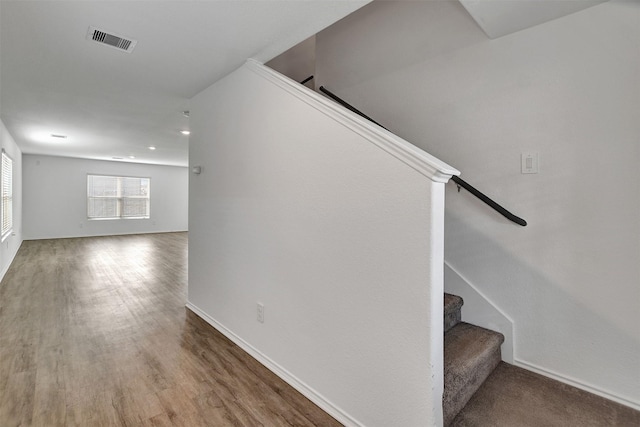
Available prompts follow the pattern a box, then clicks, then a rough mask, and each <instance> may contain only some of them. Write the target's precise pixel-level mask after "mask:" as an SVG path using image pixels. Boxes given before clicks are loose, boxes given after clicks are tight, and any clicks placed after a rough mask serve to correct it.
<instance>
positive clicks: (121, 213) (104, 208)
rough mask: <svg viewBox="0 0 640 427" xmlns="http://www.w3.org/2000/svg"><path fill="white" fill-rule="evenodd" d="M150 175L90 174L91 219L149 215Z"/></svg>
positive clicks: (88, 210) (88, 206)
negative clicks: (138, 176)
mask: <svg viewBox="0 0 640 427" xmlns="http://www.w3.org/2000/svg"><path fill="white" fill-rule="evenodd" d="M150 194H151V179H150V178H136V177H128V176H105V175H88V176H87V217H88V218H89V219H117V218H125V219H127V218H149V217H150V209H149V208H150Z"/></svg>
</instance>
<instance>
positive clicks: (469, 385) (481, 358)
mask: <svg viewBox="0 0 640 427" xmlns="http://www.w3.org/2000/svg"><path fill="white" fill-rule="evenodd" d="M503 341H504V336H503V335H502V334H500V333H498V332H494V331H490V330H488V329H484V328H480V327H478V326H474V325H471V324H469V323H464V322H461V323H458V324H457V325H456V326H454V327H453V328H451V329H450V330H449V331H447V333H446V334H445V335H444V393H443V396H442V405H443V414H444V425H445V426H446V425H449V424H450V423H451V421H453V419H454V418H455V416H456V414H457V413H458V412H459V411H460V410H461V409H462V408H463V407H464V405H466V403H467V402H468V401H469V399H471V396H473V393H475V392H476V390H477V389H478V388H479V387H480V385H482V382H483V381H484V380H485V379H486V378H487V377H488V376H489V374H491V372H492V371H493V370H494V369H495V367H496V366H498V363H500V361H501V360H502V357H501V353H500V345H501V344H502V343H503Z"/></svg>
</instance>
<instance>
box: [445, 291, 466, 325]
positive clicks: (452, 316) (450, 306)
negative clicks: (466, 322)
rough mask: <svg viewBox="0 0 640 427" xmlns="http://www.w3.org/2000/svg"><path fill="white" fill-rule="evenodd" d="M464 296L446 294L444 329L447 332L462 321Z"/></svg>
mask: <svg viewBox="0 0 640 427" xmlns="http://www.w3.org/2000/svg"><path fill="white" fill-rule="evenodd" d="M462 304H463V301H462V298H460V297H459V296H457V295H451V294H444V331H445V332H447V331H448V330H449V329H451V328H453V327H454V326H455V325H457V324H458V323H460V320H461V318H462V314H461V311H460V310H461V309H462Z"/></svg>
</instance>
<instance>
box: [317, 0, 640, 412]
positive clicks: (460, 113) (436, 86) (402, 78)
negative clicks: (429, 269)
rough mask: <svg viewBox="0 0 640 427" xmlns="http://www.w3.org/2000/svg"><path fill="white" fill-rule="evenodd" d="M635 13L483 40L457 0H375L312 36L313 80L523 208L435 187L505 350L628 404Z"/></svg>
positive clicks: (458, 263) (614, 7) (458, 265)
mask: <svg viewBox="0 0 640 427" xmlns="http://www.w3.org/2000/svg"><path fill="white" fill-rule="evenodd" d="M639 22H640V4H639V3H637V2H630V1H610V2H607V3H603V4H600V5H598V6H594V7H592V8H589V9H586V10H583V11H581V12H578V13H575V14H572V15H569V16H566V17H563V18H561V19H557V20H554V21H551V22H547V23H545V24H542V25H539V26H536V27H532V28H529V29H527V30H523V31H520V32H517V33H514V34H511V35H508V36H504V37H501V38H498V39H495V40H489V39H488V38H487V37H486V36H485V34H484V33H483V32H482V30H481V29H480V28H479V27H478V26H477V25H476V23H475V22H474V21H473V20H472V19H471V17H470V16H469V15H468V14H467V13H466V11H465V10H464V8H463V7H462V6H461V5H460V4H459V3H458V2H455V1H454V2H450V1H448V2H429V1H426V2H385V1H382V2H373V3H371V4H370V5H368V6H366V7H364V8H363V9H361V10H359V11H357V12H355V13H354V14H352V15H350V16H348V17H346V18H345V19H343V20H342V21H340V22H338V23H337V24H335V25H334V26H332V27H330V28H328V29H326V30H324V31H323V32H321V33H319V34H318V35H317V36H316V67H317V69H316V78H317V84H318V85H325V86H327V88H328V89H330V90H332V91H333V92H335V93H336V94H338V95H339V96H341V97H342V98H344V99H345V100H347V101H348V102H350V103H352V104H353V105H354V106H355V107H356V108H359V109H361V110H362V111H364V112H365V113H366V114H368V115H370V116H371V117H373V118H374V119H375V120H377V121H379V122H380V123H382V124H383V125H385V126H386V127H389V128H390V129H391V130H392V131H393V132H394V133H396V134H398V135H400V136H401V137H403V138H404V139H406V140H408V141H411V142H412V143H415V144H416V145H418V146H419V147H421V148H423V149H425V150H427V151H429V152H430V153H432V154H434V155H436V156H438V157H439V158H441V159H443V160H445V161H447V162H448V163H450V164H452V165H453V166H455V167H456V168H458V169H459V170H461V171H462V175H461V176H462V177H463V178H464V179H466V180H468V181H469V182H471V183H472V184H473V185H474V186H476V187H478V188H479V189H480V190H482V191H484V192H486V193H487V194H488V195H489V196H490V197H492V198H494V199H495V200H496V201H498V202H499V203H501V204H503V205H504V206H505V207H507V208H508V209H510V210H512V211H513V212H514V213H515V214H517V215H520V216H522V217H524V218H525V219H526V220H527V221H528V222H529V226H527V227H526V228H521V227H519V226H517V225H514V224H511V223H509V222H508V221H507V220H505V219H503V218H502V217H501V216H499V215H498V214H497V213H495V212H494V211H492V210H491V209H489V208H488V207H486V206H485V205H484V204H482V203H481V202H479V201H478V200H477V199H475V198H474V197H473V196H471V195H470V194H468V193H466V192H465V191H464V190H462V191H461V192H460V193H458V192H457V191H456V187H455V185H454V184H453V183H450V184H448V186H447V207H446V220H445V223H446V234H445V249H446V260H447V262H448V263H449V264H450V265H451V266H452V267H453V268H455V269H456V270H457V271H459V272H460V274H462V275H463V276H464V277H466V278H468V279H469V280H470V281H472V282H473V285H474V287H476V288H478V289H479V290H480V291H481V292H482V293H483V294H485V295H486V296H487V297H488V298H490V299H491V300H492V301H494V302H495V303H497V304H498V307H499V308H500V309H501V310H502V311H504V312H505V313H506V314H507V315H508V316H509V317H510V318H512V319H513V321H514V340H515V354H514V358H515V361H516V363H518V364H520V365H523V366H526V367H528V368H530V369H533V370H537V371H538V372H541V373H544V374H546V375H549V376H554V377H556V378H559V379H562V380H563V381H565V382H569V383H572V384H574V385H578V386H580V387H582V388H585V389H588V390H591V391H594V392H597V393H599V394H602V395H604V396H607V397H610V398H613V399H615V400H618V401H619V402H621V403H624V404H627V405H630V406H633V407H636V408H640V378H639V377H638V373H639V372H640V357H638V355H639V354H640V332H639V330H638V327H637V325H638V324H640V310H638V306H639V304H640V287H639V286H638V283H640V221H639V220H638V218H640V168H638V164H639V163H640V81H639V79H640V55H639V53H638V52H640V44H639V40H640V25H638V23H639ZM523 151H536V152H538V153H539V155H540V172H539V173H538V174H530V175H523V174H521V173H520V156H521V153H522V152H523Z"/></svg>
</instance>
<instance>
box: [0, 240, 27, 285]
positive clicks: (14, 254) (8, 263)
mask: <svg viewBox="0 0 640 427" xmlns="http://www.w3.org/2000/svg"><path fill="white" fill-rule="evenodd" d="M23 241H24V240H20V243H19V244H18V247H17V248H16V250H15V251H14V252H13V253H12V254H11V255H10V257H11V259H10V260H9V261H8V262H7V263H6V264H5V266H4V267H3V268H2V271H1V272H0V281H2V279H4V275H5V274H7V271H9V267H11V264H13V260H14V259H15V257H16V255H17V254H18V251H19V250H20V246H22V242H23Z"/></svg>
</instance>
